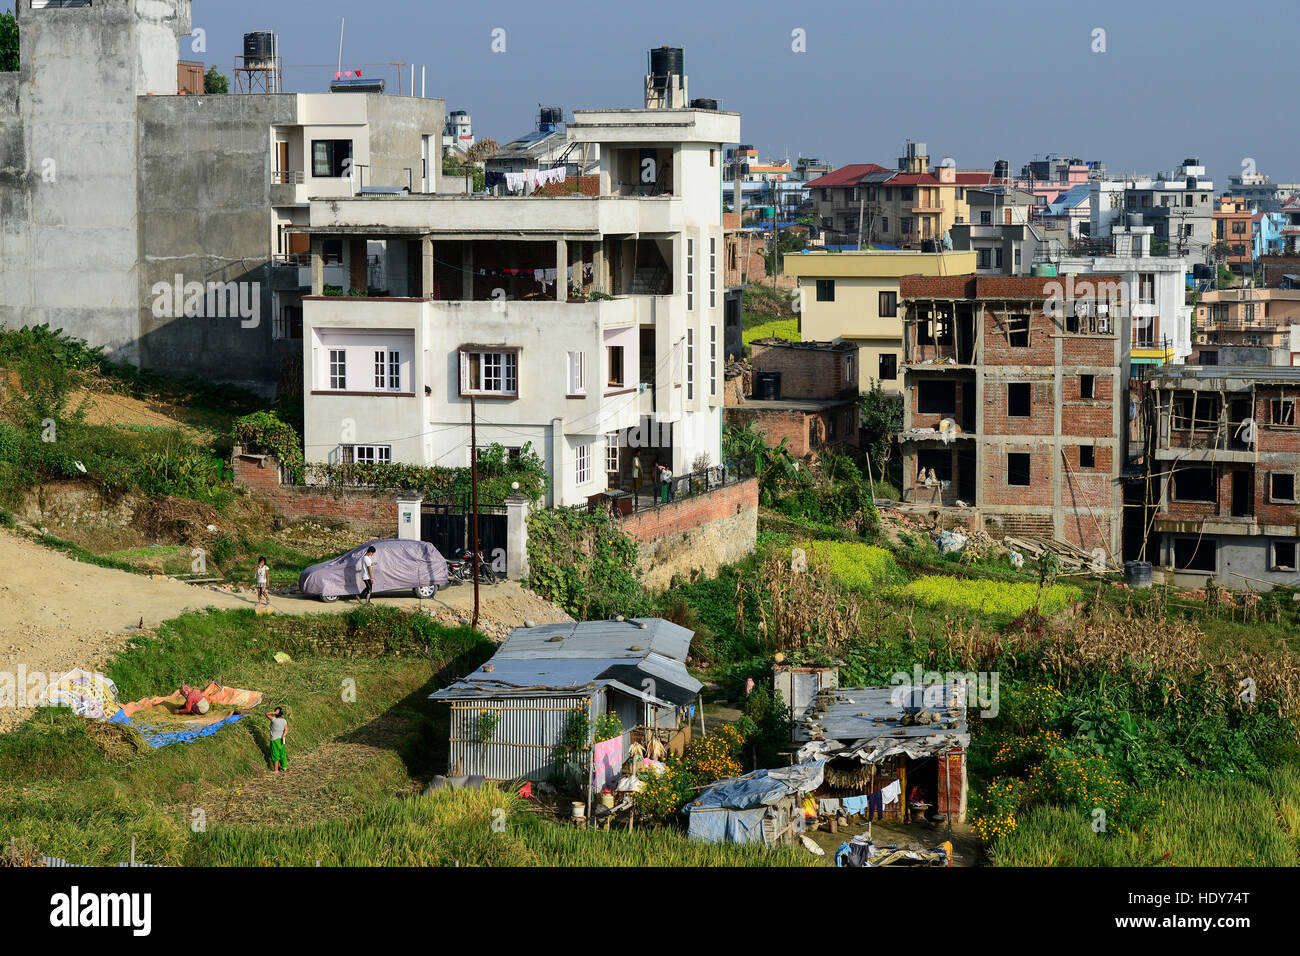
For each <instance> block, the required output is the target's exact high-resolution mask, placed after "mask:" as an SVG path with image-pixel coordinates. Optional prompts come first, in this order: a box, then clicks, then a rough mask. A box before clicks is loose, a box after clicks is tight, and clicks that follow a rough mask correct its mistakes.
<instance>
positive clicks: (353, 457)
mask: <svg viewBox="0 0 1300 956" xmlns="http://www.w3.org/2000/svg"><path fill="white" fill-rule="evenodd" d="M342 452H343V454H342V458H343V464H345V465H389V464H392V462H393V446H391V445H343V446H342Z"/></svg>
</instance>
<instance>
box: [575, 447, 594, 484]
mask: <svg viewBox="0 0 1300 956" xmlns="http://www.w3.org/2000/svg"><path fill="white" fill-rule="evenodd" d="M574 452H575V454H574V477H575V478H576V479H577V482H578V484H580V485H585V484H586V483H587V482H589V481H591V444H590V443H588V444H586V445H579V446H578V447H577V448H576V449H574Z"/></svg>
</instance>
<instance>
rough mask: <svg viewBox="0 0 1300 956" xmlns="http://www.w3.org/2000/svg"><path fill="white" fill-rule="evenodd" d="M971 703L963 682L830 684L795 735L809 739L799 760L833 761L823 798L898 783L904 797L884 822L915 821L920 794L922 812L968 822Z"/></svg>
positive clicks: (828, 763) (889, 810)
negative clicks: (913, 809)
mask: <svg viewBox="0 0 1300 956" xmlns="http://www.w3.org/2000/svg"><path fill="white" fill-rule="evenodd" d="M966 703H967V688H966V687H965V686H964V685H962V684H960V683H953V684H934V685H928V686H915V687H914V686H910V685H903V686H894V687H837V688H828V689H823V690H822V691H820V692H819V693H818V694H817V696H816V697H815V698H814V700H813V702H812V703H811V704H809V705H808V708H807V709H806V710H805V711H804V713H803V715H802V716H801V717H800V718H799V720H798V723H797V726H796V730H795V735H796V738H797V739H799V740H803V741H807V742H806V743H805V744H804V745H803V746H802V747H800V748H799V755H798V759H799V761H800V762H805V761H811V760H825V761H826V771H825V782H824V784H823V786H822V788H821V789H819V790H818V793H817V796H818V797H830V798H835V799H841V798H844V797H850V798H854V797H859V796H862V795H867V794H871V793H874V792H876V791H879V790H881V789H882V788H884V787H887V786H889V785H890V784H891V783H893V782H894V781H898V783H899V786H900V790H901V793H900V799H899V800H898V801H897V802H895V803H893V804H892V805H889V806H887V807H885V819H887V820H891V819H892V820H906V819H908V802H909V801H910V800H912V796H913V794H914V793H915V794H917V795H918V796H920V797H921V798H922V799H921V800H920V801H919V802H920V803H922V804H925V805H926V806H925V808H924V809H923V812H926V813H934V812H937V813H944V814H947V815H948V819H949V820H950V821H952V822H954V823H962V822H964V821H965V819H966V751H967V749H968V748H969V747H970V733H969V731H968V729H967V725H966Z"/></svg>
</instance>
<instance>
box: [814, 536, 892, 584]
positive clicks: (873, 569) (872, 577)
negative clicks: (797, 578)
mask: <svg viewBox="0 0 1300 956" xmlns="http://www.w3.org/2000/svg"><path fill="white" fill-rule="evenodd" d="M800 547H802V548H804V549H805V550H806V551H807V552H808V557H809V558H810V559H814V558H815V559H817V560H824V561H826V562H827V564H828V565H829V566H830V570H831V573H832V574H834V575H835V576H836V577H837V578H839V579H840V580H841V581H843V582H844V583H845V584H847V585H849V587H853V588H861V589H864V590H865V589H874V588H881V587H890V586H896V585H901V584H905V583H906V582H907V575H906V574H905V573H904V572H903V569H902V568H900V567H899V566H898V562H897V561H895V560H894V556H893V554H892V553H890V551H889V550H888V549H886V548H881V547H877V546H875V545H870V544H860V543H858V542H853V541H805V542H801V543H800Z"/></svg>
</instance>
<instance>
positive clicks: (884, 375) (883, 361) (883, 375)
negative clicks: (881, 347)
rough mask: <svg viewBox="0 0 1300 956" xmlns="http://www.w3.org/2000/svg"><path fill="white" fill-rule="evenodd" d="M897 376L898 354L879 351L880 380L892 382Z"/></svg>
mask: <svg viewBox="0 0 1300 956" xmlns="http://www.w3.org/2000/svg"><path fill="white" fill-rule="evenodd" d="M897 378H898V356H897V355H895V354H894V353H893V352H881V353H880V380H881V381H882V382H893V381H895V380H897Z"/></svg>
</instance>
